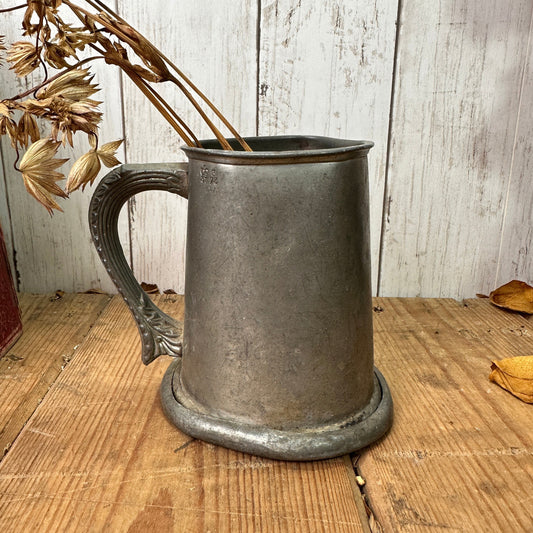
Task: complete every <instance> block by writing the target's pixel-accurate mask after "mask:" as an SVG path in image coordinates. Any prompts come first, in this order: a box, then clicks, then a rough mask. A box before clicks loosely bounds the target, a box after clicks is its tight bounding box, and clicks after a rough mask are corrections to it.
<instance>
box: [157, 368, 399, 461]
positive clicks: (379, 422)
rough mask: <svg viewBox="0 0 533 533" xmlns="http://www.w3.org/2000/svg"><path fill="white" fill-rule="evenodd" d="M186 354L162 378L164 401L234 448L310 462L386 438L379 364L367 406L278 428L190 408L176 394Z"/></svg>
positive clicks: (190, 426) (388, 404)
mask: <svg viewBox="0 0 533 533" xmlns="http://www.w3.org/2000/svg"><path fill="white" fill-rule="evenodd" d="M180 372H181V358H176V359H175V360H174V361H173V362H172V364H171V365H170V366H169V368H168V370H167V371H166V373H165V376H164V377H163V381H162V383H161V403H162V405H163V410H164V412H165V414H166V415H167V417H168V418H169V419H170V421H171V422H172V423H173V424H174V425H175V426H177V427H178V428H179V429H181V430H182V431H183V432H184V433H186V434H187V435H190V436H192V437H195V438H197V439H200V440H203V441H206V442H210V443H212V444H218V445H220V446H224V447H226V448H230V449H232V450H238V451H241V452H247V453H250V454H253V455H258V456H261V457H268V458H271V459H283V460H287V461H310V460H315V459H327V458H330V457H337V456H339V455H344V454H346V453H350V452H354V451H356V450H359V449H361V448H364V447H365V446H368V445H369V444H371V443H372V442H374V441H376V440H377V439H379V438H380V437H382V436H383V435H384V434H385V433H386V432H387V431H388V429H389V428H390V426H391V424H392V398H391V395H390V391H389V388H388V386H387V383H386V381H385V378H384V377H383V376H382V375H381V373H380V372H379V370H377V369H374V394H373V396H372V398H371V399H370V401H369V402H368V404H367V406H366V407H365V408H364V409H362V410H360V411H358V412H357V413H355V414H354V415H352V416H350V417H347V418H346V419H344V420H342V421H340V422H337V423H335V424H331V425H323V426H318V427H312V428H309V427H306V428H303V429H301V430H278V429H272V428H268V427H264V426H260V425H251V424H243V423H242V422H239V421H235V420H232V419H227V418H221V417H220V416H214V415H211V414H206V413H203V412H199V411H195V410H192V409H190V408H188V407H185V406H184V405H183V404H182V403H181V402H180V401H179V400H178V399H177V398H176V395H175V393H174V390H175V387H174V386H173V385H174V382H175V381H176V383H179V376H180Z"/></svg>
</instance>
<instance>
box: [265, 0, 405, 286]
mask: <svg viewBox="0 0 533 533" xmlns="http://www.w3.org/2000/svg"><path fill="white" fill-rule="evenodd" d="M397 4H398V2H397V0H388V1H386V2H365V1H362V0H358V1H354V0H342V1H336V2H301V1H300V0H268V1H263V2H261V34H260V50H259V60H260V71H259V115H258V128H259V133H260V134H262V135H275V134H301V135H329V136H333V137H341V138H351V139H368V140H372V141H374V143H375V147H374V148H373V149H372V150H371V151H370V153H369V156H368V158H369V180H370V221H371V225H370V228H371V231H370V233H371V236H372V241H371V249H372V259H373V261H374V264H375V265H377V264H378V255H379V242H380V235H381V219H382V212H383V188H384V183H385V164H386V160H387V154H386V152H387V135H388V127H389V110H390V99H391V84H392V71H393V64H394V48H395V36H396V26H395V22H396V15H397ZM377 273H378V270H377V268H375V269H374V271H373V286H374V292H375V290H376V286H377V285H376V284H377Z"/></svg>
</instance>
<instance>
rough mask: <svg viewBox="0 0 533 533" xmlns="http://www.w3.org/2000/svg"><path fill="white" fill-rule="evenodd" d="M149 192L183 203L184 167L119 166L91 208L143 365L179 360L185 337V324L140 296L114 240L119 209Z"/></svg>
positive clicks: (98, 190) (93, 230) (98, 245)
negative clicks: (158, 360)
mask: <svg viewBox="0 0 533 533" xmlns="http://www.w3.org/2000/svg"><path fill="white" fill-rule="evenodd" d="M149 190H150V191H152V190H162V191H169V192H172V193H174V194H177V195H179V196H182V197H184V198H187V195H188V180H187V163H166V164H151V165H122V166H120V167H117V168H116V169H114V170H112V171H111V172H110V173H109V174H107V175H106V176H105V177H104V178H103V179H102V181H101V182H100V183H99V185H98V187H97V188H96V190H95V191H94V194H93V196H92V199H91V204H90V206H89V226H90V229H91V235H92V238H93V242H94V245H95V247H96V250H97V251H98V254H99V255H100V259H101V260H102V262H103V264H104V266H105V268H106V270H107V272H108V273H109V275H110V276H111V280H112V281H113V283H114V284H115V285H116V287H117V289H118V291H119V293H120V294H121V295H122V297H123V298H124V301H125V302H126V304H127V305H128V307H129V308H130V311H131V312H132V314H133V317H134V318H135V321H136V323H137V327H138V328H139V333H140V335H141V340H142V360H143V363H144V364H145V365H147V364H149V363H151V362H152V361H153V360H154V359H156V358H157V357H159V356H160V355H163V354H167V355H171V356H180V355H181V349H182V332H183V323H181V322H179V321H177V320H174V319H173V318H171V317H170V316H168V315H167V314H165V313H163V311H161V310H160V309H159V308H158V307H157V306H156V305H155V304H154V303H153V302H152V300H151V299H150V297H149V296H148V295H147V294H146V293H145V292H144V291H143V289H142V288H141V286H140V285H139V283H138V282H137V280H136V279H135V276H134V275H133V272H132V271H131V268H130V267H129V265H128V263H127V261H126V258H125V257H124V251H123V250H122V245H121V244H120V240H119V237H118V216H119V214H120V210H121V208H122V206H123V205H124V204H125V203H126V202H127V200H128V199H129V198H131V197H132V196H133V195H135V194H137V193H140V192H143V191H149Z"/></svg>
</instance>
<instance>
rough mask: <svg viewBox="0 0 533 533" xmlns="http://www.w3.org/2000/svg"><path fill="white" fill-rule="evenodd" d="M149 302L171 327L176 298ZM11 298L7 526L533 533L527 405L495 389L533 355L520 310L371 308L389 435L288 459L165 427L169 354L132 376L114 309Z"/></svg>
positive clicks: (481, 303)
mask: <svg viewBox="0 0 533 533" xmlns="http://www.w3.org/2000/svg"><path fill="white" fill-rule="evenodd" d="M156 299H157V301H158V303H159V304H160V305H161V307H162V308H163V309H164V310H165V311H167V312H169V313H170V314H172V315H174V316H176V317H177V318H179V317H180V316H181V315H182V313H183V300H182V298H181V297H180V296H176V295H168V296H159V297H156ZM20 304H21V309H22V314H23V323H24V334H23V336H22V337H21V339H20V340H19V342H18V343H17V344H16V345H15V346H14V347H13V348H12V350H11V351H10V352H9V353H8V354H7V355H6V356H5V357H4V358H2V359H1V360H0V380H1V386H0V444H1V446H2V449H3V450H4V456H3V459H2V461H1V463H0V531H2V532H7V531H17V532H18V531H20V532H26V531H37V532H41V531H43V532H49V531H61V532H62V531H75V532H80V531H128V532H153V533H155V532H166V531H179V532H187V533H189V532H192V533H196V532H198V533H205V532H213V533H218V532H225V531H228V532H249V531H259V532H280V533H283V532H290V531H294V532H317V531H331V532H344V531H346V532H359V531H361V532H367V533H368V532H380V531H385V532H397V531H400V532H403V531H433V530H446V531H465V532H484V531H487V532H491V533H492V532H498V531H502V532H520V531H527V532H533V405H527V404H525V403H522V402H521V401H519V400H517V399H516V398H514V397H513V396H511V395H510V394H509V393H507V392H506V391H504V390H503V389H501V388H499V387H498V386H497V385H495V384H493V383H490V382H489V381H488V374H489V371H490V363H491V360H492V359H500V358H503V357H508V356H513V355H529V354H533V325H532V324H533V323H532V322H531V321H530V320H528V319H527V318H525V317H523V316H521V315H518V314H512V313H508V312H505V311H502V310H500V309H497V308H494V307H492V306H491V305H490V304H489V303H488V302H487V301H486V300H468V301H466V302H457V301H454V300H441V299H414V298H413V299H390V298H381V299H376V300H375V301H374V305H375V307H374V330H375V336H374V343H375V361H376V365H377V366H378V367H379V368H380V370H381V371H382V373H383V374H384V375H385V377H386V379H387V381H388V383H389V386H390V388H391V392H392V395H393V399H394V402H395V405H394V408H395V419H394V424H393V428H392V430H391V431H390V433H389V434H388V435H387V436H386V437H385V438H384V439H382V440H381V441H380V442H378V443H376V444H375V445H373V446H370V447H368V448H366V449H364V450H362V451H361V452H360V453H359V454H357V455H354V456H352V457H348V456H345V457H340V458H337V459H331V460H328V461H319V462H307V463H296V462H283V461H272V460H267V459H262V458H258V457H253V456H249V455H246V454H243V453H238V452H233V451H229V450H226V449H224V448H220V447H217V446H213V445H210V444H206V443H203V442H200V441H198V440H194V439H191V438H189V437H187V436H186V435H184V434H182V433H181V432H180V431H178V430H177V429H175V428H174V427H172V426H171V425H170V424H169V423H168V422H167V420H166V419H165V417H164V415H163V413H162V410H161V407H160V404H159V397H158V387H159V384H160V381H161V379H162V376H163V373H164V371H165V368H166V367H167V366H168V363H169V360H168V358H159V359H158V360H157V361H155V362H154V363H153V364H152V365H150V366H149V367H144V366H143V365H142V363H141V361H140V342H139V338H138V335H137V330H136V328H135V325H134V323H133V320H132V318H131V317H130V315H129V311H128V310H127V308H126V306H125V305H124V303H123V302H122V300H121V299H120V298H119V297H117V296H115V297H113V298H111V297H109V296H107V295H95V294H93V295H88V294H83V295H81V294H78V295H74V294H65V295H62V296H60V297H58V298H55V297H54V296H53V295H39V296H35V295H28V294H23V295H21V296H20ZM354 464H355V470H354V466H353V465H354ZM356 476H359V477H358V478H357V477H356ZM362 480H364V481H365V484H364V486H363V487H362V488H360V487H359V485H358V481H359V482H361V481H362Z"/></svg>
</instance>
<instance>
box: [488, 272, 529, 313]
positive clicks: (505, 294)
mask: <svg viewBox="0 0 533 533" xmlns="http://www.w3.org/2000/svg"><path fill="white" fill-rule="evenodd" d="M489 298H490V301H491V303H493V304H494V305H496V306H498V307H503V308H504V309H509V310H511V311H519V312H520V313H528V314H533V287H531V285H528V284H527V283H525V282H523V281H518V280H516V279H515V280H513V281H510V282H509V283H506V284H505V285H502V286H501V287H498V288H497V289H496V290H494V291H492V292H491V293H490V295H489Z"/></svg>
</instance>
